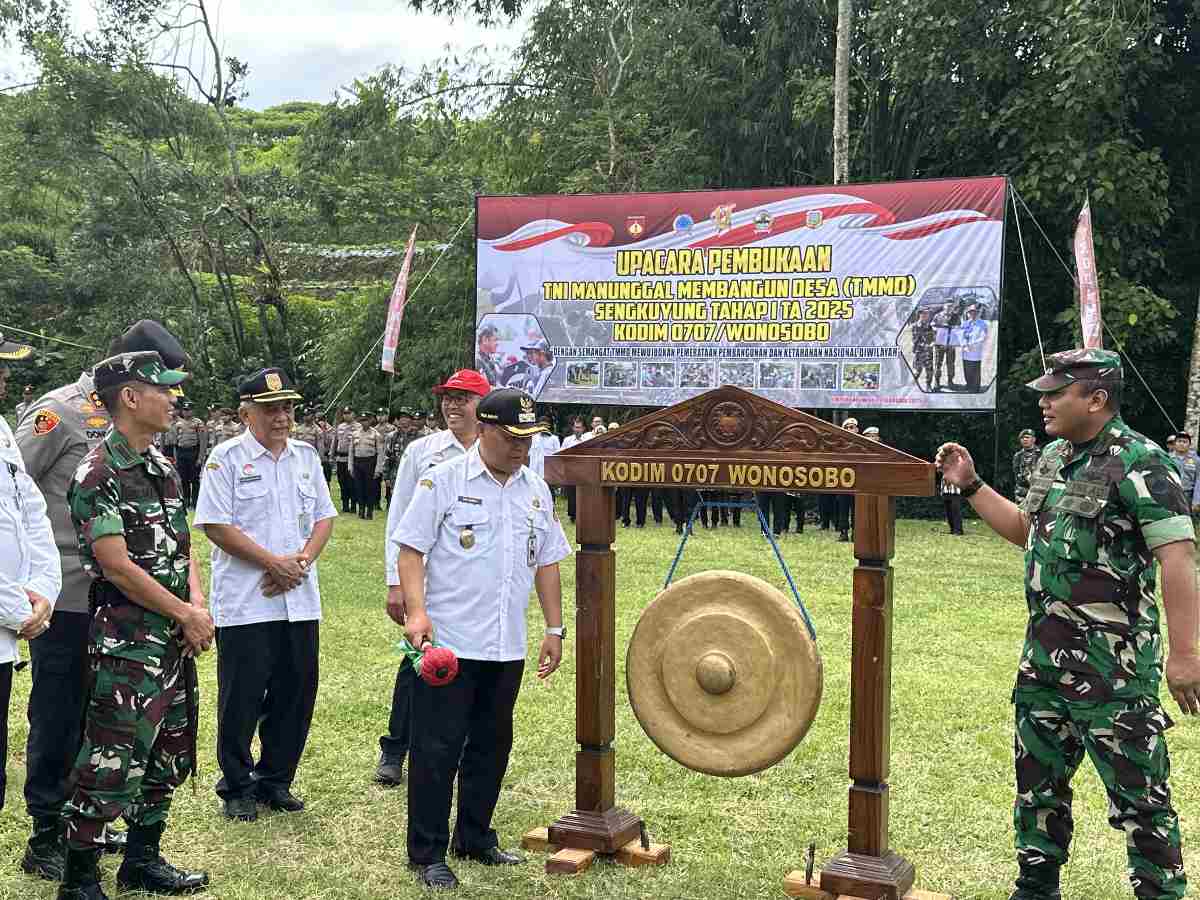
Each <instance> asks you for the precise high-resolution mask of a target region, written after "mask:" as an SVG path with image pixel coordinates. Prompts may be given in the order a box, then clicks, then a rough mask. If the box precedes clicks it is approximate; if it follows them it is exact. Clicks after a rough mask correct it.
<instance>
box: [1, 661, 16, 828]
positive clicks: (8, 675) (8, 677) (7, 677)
mask: <svg viewBox="0 0 1200 900" xmlns="http://www.w3.org/2000/svg"><path fill="white" fill-rule="evenodd" d="M12 673H13V664H12V663H10V662H6V663H0V809H4V794H5V792H6V790H7V788H8V701H9V700H10V699H12Z"/></svg>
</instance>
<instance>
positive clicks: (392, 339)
mask: <svg viewBox="0 0 1200 900" xmlns="http://www.w3.org/2000/svg"><path fill="white" fill-rule="evenodd" d="M416 242H417V226H416V225H414V226H413V230H412V234H411V235H410V236H409V238H408V249H407V250H405V251H404V265H402V266H401V267H400V274H399V275H397V276H396V286H395V287H394V288H392V299H391V300H390V301H389V303H388V318H387V327H386V328H385V329H384V332H383V359H382V360H381V362H380V365H381V366H382V367H383V371H385V372H391V373H392V374H393V375H394V374H395V373H396V368H395V363H396V344H397V343H399V341H400V323H401V322H402V321H403V320H404V304H405V303H406V302H407V301H408V273H409V270H410V269H411V268H412V257H413V245H414V244H416Z"/></svg>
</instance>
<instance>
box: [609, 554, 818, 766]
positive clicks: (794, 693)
mask: <svg viewBox="0 0 1200 900" xmlns="http://www.w3.org/2000/svg"><path fill="white" fill-rule="evenodd" d="M822 678H823V676H822V670H821V656H820V654H819V653H818V652H817V646H816V643H815V642H814V641H813V639H812V637H811V636H810V635H809V633H808V629H807V628H806V627H805V625H804V619H803V618H802V617H801V615H800V610H799V609H797V608H796V604H795V603H794V602H793V601H792V600H791V599H790V598H789V597H788V596H787V595H785V594H784V593H783V592H782V591H780V590H778V589H777V588H775V587H773V586H772V585H770V584H768V583H767V582H765V581H763V580H762V579H760V578H755V577H754V576H752V575H744V574H742V573H741V572H729V571H724V570H716V571H711V572H700V573H698V574H696V575H691V576H689V577H688V578H684V579H682V580H680V581H677V582H675V583H674V584H672V585H671V586H670V587H668V588H667V589H666V590H665V591H663V592H662V593H661V594H659V595H658V596H657V597H655V598H654V601H653V602H652V603H651V604H650V605H649V606H648V607H647V608H646V611H645V612H644V613H642V617H641V619H640V620H639V621H638V624H637V627H636V628H635V629H634V632H633V638H632V640H630V642H629V652H628V656H627V658H626V665H625V679H626V682H627V684H628V687H629V699H630V702H631V704H632V705H633V711H634V714H635V715H636V716H637V718H638V721H639V722H640V723H641V725H642V729H643V730H644V731H645V732H646V734H647V735H648V736H649V738H650V740H652V741H654V743H655V744H656V745H658V748H659V749H660V750H662V751H663V752H664V753H666V754H667V755H668V756H669V757H671V758H672V759H673V760H675V761H676V762H678V763H679V764H680V765H682V766H686V767H687V768H689V769H694V770H695V771H697V772H707V773H708V774H709V775H723V776H734V775H749V774H751V773H753V772H760V771H762V770H763V769H766V768H769V767H770V766H773V765H775V763H777V762H779V761H780V760H781V759H783V758H784V757H785V756H787V755H788V754H789V753H790V752H791V751H792V750H793V749H795V747H796V745H797V744H799V743H800V741H801V740H803V739H804V735H805V734H807V733H808V729H809V727H810V726H811V725H812V723H813V720H814V719H815V718H816V716H817V708H818V707H819V706H820V703H821V687H822Z"/></svg>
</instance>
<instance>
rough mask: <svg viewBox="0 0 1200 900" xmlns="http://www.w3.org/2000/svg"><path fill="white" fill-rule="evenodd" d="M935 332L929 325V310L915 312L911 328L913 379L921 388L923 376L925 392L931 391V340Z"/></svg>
mask: <svg viewBox="0 0 1200 900" xmlns="http://www.w3.org/2000/svg"><path fill="white" fill-rule="evenodd" d="M934 335H935V332H934V330H933V326H932V325H930V324H929V310H927V309H922V310H918V311H917V321H916V322H914V323H913V327H912V347H913V378H914V379H916V382H917V386H918V387H920V386H921V376H922V375H924V376H925V390H926V391H927V392H928V391H932V390H933V339H934Z"/></svg>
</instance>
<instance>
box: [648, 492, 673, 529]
mask: <svg viewBox="0 0 1200 900" xmlns="http://www.w3.org/2000/svg"><path fill="white" fill-rule="evenodd" d="M668 505H669V504H668V499H667V492H666V491H664V490H663V489H662V488H651V489H650V514H651V515H653V516H654V522H655V524H658V525H661V524H662V520H663V509H664V508H666V507H667V506H668Z"/></svg>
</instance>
